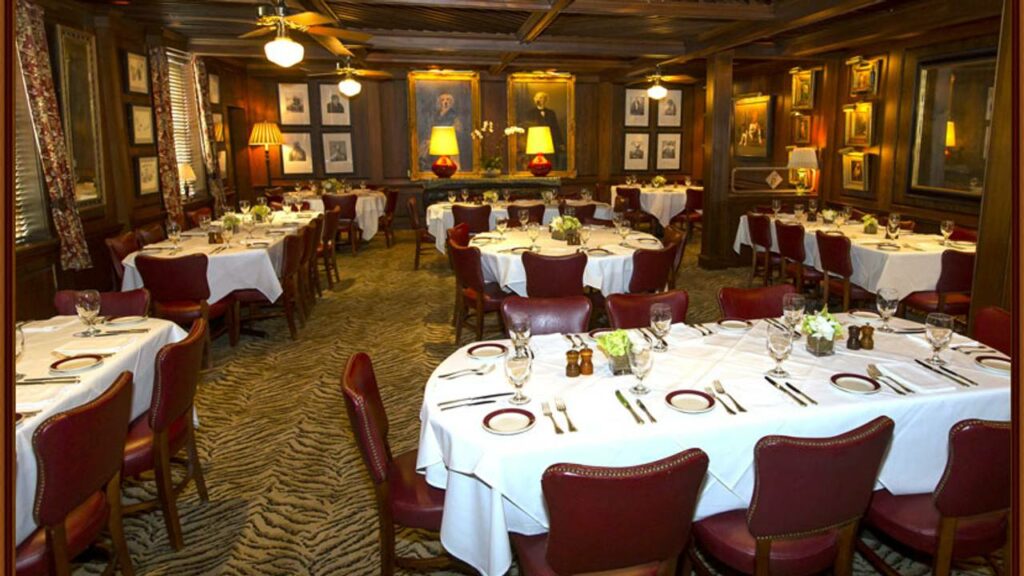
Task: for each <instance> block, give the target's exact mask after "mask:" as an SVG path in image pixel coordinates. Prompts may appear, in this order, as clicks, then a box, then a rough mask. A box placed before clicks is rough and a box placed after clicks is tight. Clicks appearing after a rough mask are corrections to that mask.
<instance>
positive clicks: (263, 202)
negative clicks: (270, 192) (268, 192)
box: [256, 196, 267, 206]
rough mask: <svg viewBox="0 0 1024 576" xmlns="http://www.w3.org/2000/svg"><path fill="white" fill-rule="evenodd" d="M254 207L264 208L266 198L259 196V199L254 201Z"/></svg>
mask: <svg viewBox="0 0 1024 576" xmlns="http://www.w3.org/2000/svg"><path fill="white" fill-rule="evenodd" d="M256 205H257V206H266V205H267V197H266V196H260V197H259V198H257V199H256Z"/></svg>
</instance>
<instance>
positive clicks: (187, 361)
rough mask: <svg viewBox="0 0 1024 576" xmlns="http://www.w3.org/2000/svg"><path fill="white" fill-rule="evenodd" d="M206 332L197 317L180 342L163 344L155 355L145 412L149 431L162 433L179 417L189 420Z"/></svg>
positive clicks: (203, 324)
mask: <svg viewBox="0 0 1024 576" xmlns="http://www.w3.org/2000/svg"><path fill="white" fill-rule="evenodd" d="M208 329H209V327H208V326H207V324H206V320H204V319H202V318H200V319H198V320H196V321H195V322H193V323H192V329H191V330H189V333H188V336H186V337H185V339H184V340H182V341H181V342H175V343H174V344H167V345H166V346H164V347H163V348H161V349H160V351H159V352H157V353H156V362H155V364H156V375H155V376H154V378H153V398H152V400H151V401H150V409H149V427H150V429H152V430H153V432H160V431H163V430H166V429H167V428H169V427H170V426H171V424H173V423H174V422H177V421H178V419H179V418H181V417H182V416H186V415H187V417H188V418H191V417H192V415H191V412H192V402H193V400H194V399H195V396H196V386H197V385H198V384H199V371H200V370H202V368H203V351H204V349H205V346H206V331H207V330H208Z"/></svg>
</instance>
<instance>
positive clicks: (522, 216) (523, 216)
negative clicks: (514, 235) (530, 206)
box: [519, 210, 530, 228]
mask: <svg viewBox="0 0 1024 576" xmlns="http://www.w3.org/2000/svg"><path fill="white" fill-rule="evenodd" d="M529 223H530V211H529V210H520V211H519V226H521V227H523V228H526V225H527V224H529Z"/></svg>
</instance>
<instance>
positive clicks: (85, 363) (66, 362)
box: [50, 354, 103, 374]
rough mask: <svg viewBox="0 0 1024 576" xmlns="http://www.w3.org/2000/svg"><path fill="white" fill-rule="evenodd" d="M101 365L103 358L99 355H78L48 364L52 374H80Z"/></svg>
mask: <svg viewBox="0 0 1024 576" xmlns="http://www.w3.org/2000/svg"><path fill="white" fill-rule="evenodd" d="M100 364H103V356H100V355H99V354H78V355H75V356H69V357H67V358H63V359H61V360H57V361H56V362H54V363H53V364H50V372H52V373H53V374H80V373H82V372H85V371H87V370H92V369H93V368H95V367H97V366H99V365H100Z"/></svg>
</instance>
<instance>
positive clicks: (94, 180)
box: [57, 26, 104, 206]
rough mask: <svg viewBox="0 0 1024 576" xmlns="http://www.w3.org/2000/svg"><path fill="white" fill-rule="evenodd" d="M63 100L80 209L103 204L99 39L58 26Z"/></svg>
mask: <svg viewBox="0 0 1024 576" xmlns="http://www.w3.org/2000/svg"><path fill="white" fill-rule="evenodd" d="M57 47H58V54H59V59H60V61H59V66H60V99H61V112H62V114H63V120H64V137H65V139H66V140H67V146H68V157H69V159H70V161H71V169H72V172H73V174H74V178H75V198H76V199H77V200H78V204H79V205H80V206H90V205H97V204H102V203H103V192H104V190H103V155H102V137H101V133H100V115H99V88H98V85H97V72H96V38H95V36H93V35H92V34H89V33H87V32H83V31H81V30H75V29H73V28H67V27H65V26H58V27H57Z"/></svg>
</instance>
